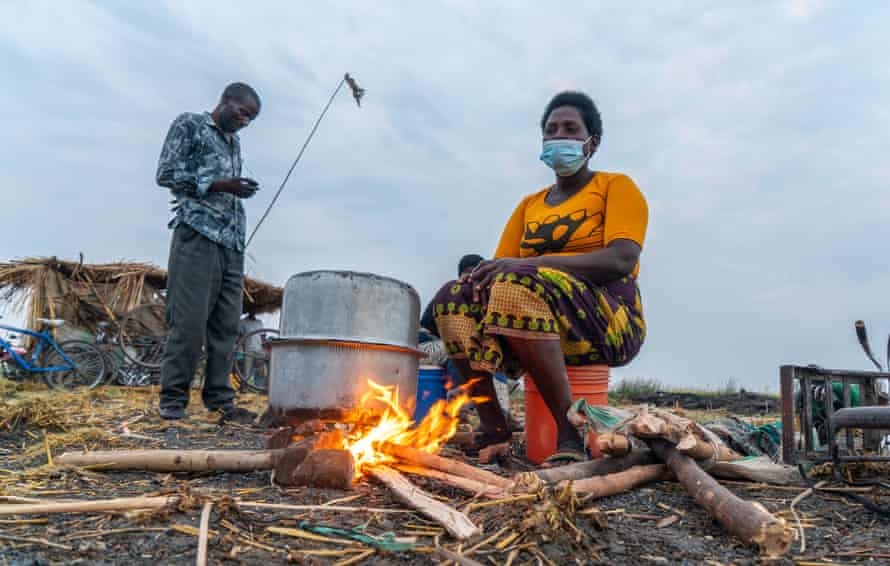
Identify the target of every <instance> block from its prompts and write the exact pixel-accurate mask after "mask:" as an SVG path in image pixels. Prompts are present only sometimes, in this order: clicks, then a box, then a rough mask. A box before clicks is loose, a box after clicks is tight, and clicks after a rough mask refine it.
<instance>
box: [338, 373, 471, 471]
mask: <svg viewBox="0 0 890 566" xmlns="http://www.w3.org/2000/svg"><path fill="white" fill-rule="evenodd" d="M368 385H369V386H370V388H371V390H370V391H369V392H368V393H366V394H365V395H364V396H363V397H362V400H361V406H360V408H359V411H360V412H361V411H363V410H364V409H366V408H367V406H368V404H369V403H372V402H375V401H376V402H379V403H382V404H383V405H384V410H383V414H382V416H381V417H380V421H379V422H378V423H377V424H376V425H375V426H373V427H371V428H367V427H365V428H357V429H356V430H353V431H350V432H348V433H346V434H345V436H344V439H343V448H344V449H346V450H349V451H350V452H351V453H352V457H353V458H354V459H355V470H356V476H357V477H358V476H361V475H362V474H363V470H364V469H366V468H368V467H373V466H375V465H380V464H385V463H388V462H391V461H393V460H394V458H392V457H391V456H389V455H388V454H387V453H386V452H383V451H382V450H380V449H379V447H380V445H381V444H383V443H389V444H398V445H402V446H411V447H412V448H416V449H418V450H423V451H424V452H429V453H431V454H432V453H436V452H438V451H439V448H441V447H442V445H443V444H445V442H447V441H448V439H449V438H451V437H452V436H454V433H455V432H457V425H458V422H459V418H458V416H459V414H460V410H461V407H463V406H464V405H465V404H467V403H468V402H470V400H471V399H470V397H469V396H468V395H467V393H466V389H463V388H462V389H461V394H460V395H458V396H457V397H455V398H453V399H452V400H450V401H445V400H439V401H436V402H435V403H434V404H433V406H432V407H430V410H429V412H428V413H427V415H426V417H424V419H423V420H422V421H421V422H420V423H419V424H418V425H417V426H416V427H415V426H414V419H412V418H411V416H409V414H408V413H407V412H406V410H405V408H404V406H403V405H402V404H401V403H400V402H399V389H398V387H397V386H386V385H380V384H378V383H376V382H374V381H373V380H371V379H369V380H368Z"/></svg>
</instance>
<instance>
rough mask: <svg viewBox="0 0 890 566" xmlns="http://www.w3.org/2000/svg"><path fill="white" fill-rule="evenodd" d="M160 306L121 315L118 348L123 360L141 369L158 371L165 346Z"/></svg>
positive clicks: (163, 319)
mask: <svg viewBox="0 0 890 566" xmlns="http://www.w3.org/2000/svg"><path fill="white" fill-rule="evenodd" d="M165 311H166V307H165V306H164V305H163V304H160V303H158V304H152V305H142V306H138V307H136V308H135V309H133V310H131V311H130V312H128V313H127V314H126V315H124V319H123V321H121V328H120V347H121V350H122V351H123V353H124V356H126V358H127V359H128V360H129V361H130V362H132V363H134V364H136V365H138V366H141V367H144V368H148V369H160V368H161V361H162V359H163V356H164V348H165V347H166V345H167V316H166V312H165Z"/></svg>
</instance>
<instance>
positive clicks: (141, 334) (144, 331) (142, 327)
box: [117, 303, 278, 393]
mask: <svg viewBox="0 0 890 566" xmlns="http://www.w3.org/2000/svg"><path fill="white" fill-rule="evenodd" d="M277 334H278V331H277V330H275V329H273V328H261V329H259V330H255V331H253V332H250V333H248V334H246V335H244V336H242V337H241V338H240V340H239V341H238V343H237V345H236V349H235V355H234V360H233V363H232V365H233V367H232V372H231V382H232V387H233V388H234V389H235V391H236V392H239V393H241V392H245V391H250V392H254V393H265V392H267V391H268V389H269V385H268V374H269V369H268V368H269V348H268V345H267V344H268V336H270V335H277ZM117 343H118V345H119V347H120V349H121V351H122V352H123V356H124V357H125V358H126V359H127V360H129V361H130V362H131V364H132V365H133V366H136V367H138V368H142V369H143V370H146V371H147V372H148V375H149V376H150V378H149V380H148V381H147V382H140V383H136V384H135V385H147V384H149V383H157V376H158V373H159V372H160V369H161V363H162V360H163V355H164V348H165V347H166V345H167V321H166V315H165V306H164V304H163V303H153V304H147V305H141V306H138V307H136V308H135V309H133V310H131V311H130V312H128V313H127V314H126V315H124V318H123V320H122V321H121V324H120V330H119V332H118V335H117ZM205 363H206V356H205V355H204V354H203V353H202V355H201V359H200V360H199V361H198V369H197V371H196V374H195V378H194V379H193V380H192V383H191V387H192V388H193V389H201V388H202V387H203V384H204V364H205ZM130 371H132V372H136V371H138V370H136V369H132V370H130Z"/></svg>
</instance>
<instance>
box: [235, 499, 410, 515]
mask: <svg viewBox="0 0 890 566" xmlns="http://www.w3.org/2000/svg"><path fill="white" fill-rule="evenodd" d="M235 504H236V505H237V506H238V507H239V508H242V507H243V508H244V509H274V510H277V511H328V512H331V511H336V512H338V513H413V512H414V511H412V510H410V509H387V508H386V507H346V506H344V505H327V504H322V505H288V504H286V503H266V502H265V501H236V502H235Z"/></svg>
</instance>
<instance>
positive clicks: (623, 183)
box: [434, 92, 649, 465]
mask: <svg viewBox="0 0 890 566" xmlns="http://www.w3.org/2000/svg"><path fill="white" fill-rule="evenodd" d="M541 130H542V133H543V150H542V152H541V161H543V162H544V163H546V164H547V165H548V166H549V167H550V168H551V169H553V172H554V173H555V183H554V184H553V185H551V186H549V187H547V188H545V189H543V190H541V191H538V192H536V193H533V194H531V195H528V196H527V197H525V198H524V199H523V200H522V201H521V202H520V203H519V206H518V207H516V210H515V211H514V212H513V215H512V216H511V217H510V220H509V221H508V222H507V225H506V227H505V228H504V231H503V235H502V236H501V241H500V244H499V245H498V248H497V251H496V253H495V259H493V260H489V261H484V262H482V263H480V264H479V265H478V266H477V267H476V268H475V269H474V270H473V272H472V273H471V274H470V275H465V276H462V277H461V278H460V279H458V280H456V281H451V282H449V283H447V284H445V286H443V287H442V289H441V290H440V291H439V292H438V294H437V295H436V297H435V299H434V304H435V307H434V311H435V317H436V323H437V326H438V328H439V332H440V335H441V336H442V338H443V340H444V341H445V344H446V347H447V348H448V355H449V356H450V358H451V359H452V360H453V361H454V363H455V365H456V366H457V368H458V370H459V371H460V372H461V374H462V375H463V376H464V378H465V379H466V380H467V381H470V380H473V383H474V385H473V387H472V391H471V393H472V395H473V396H478V397H483V398H488V399H490V401H489V402H486V403H477V404H476V407H477V410H478V411H479V417H480V420H481V423H482V429H483V433H484V434H483V437H482V440H481V441H480V443H479V444H478V446H477V448H482V447H484V446H486V445H490V444H494V443H498V442H503V441H505V440H508V439H509V438H510V432H509V430H508V427H507V423H506V421H505V419H504V414H503V413H502V412H501V411H500V410H498V406H497V401H496V400H495V390H494V386H493V383H492V374H494V373H498V372H504V373H506V374H507V375H510V376H518V375H521V374H522V373H523V372H527V374H526V379H533V380H534V383H535V386H536V387H537V389H538V391H540V393H541V396H542V398H543V399H544V402H545V403H546V404H547V407H548V408H549V409H550V412H551V413H552V415H553V418H554V420H555V421H556V425H557V431H558V432H557V452H556V453H555V454H554V455H552V456H551V457H550V458H548V460H547V462H546V463H545V464H547V465H559V464H562V463H567V462H572V461H580V460H583V459H586V454H585V452H584V444H583V441H582V439H581V436H580V434H579V433H578V431H577V430H576V429H575V427H574V426H572V424H571V423H570V422H569V421H568V419H567V418H566V412H567V411H568V409H569V407H570V406H571V404H572V392H571V389H570V387H569V382H568V376H567V374H566V365H591V364H608V365H609V366H621V365H624V364H626V363H628V362H629V361H631V360H632V359H633V358H634V356H636V355H637V352H639V350H640V346H641V345H642V343H643V339H644V337H645V334H646V325H645V323H644V322H643V309H642V305H641V303H640V293H639V290H638V288H637V275H638V272H639V264H638V260H639V257H640V251H641V250H642V246H643V240H644V237H645V235H646V225H647V223H648V217H649V213H648V207H647V205H646V200H645V198H644V197H643V195H642V194H641V193H640V191H639V189H638V188H637V186H636V185H635V184H634V182H633V181H632V180H631V179H630V178H629V177H628V176H626V175H623V174H621V173H607V172H605V171H593V170H591V169H590V168H589V167H588V166H587V164H588V161H589V160H590V159H591V157H593V154H594V153H595V152H596V150H597V148H598V147H599V144H600V140H601V138H602V132H603V129H602V122H601V119H600V114H599V111H598V110H597V108H596V105H595V104H594V103H593V101H592V100H591V99H590V97H588V96H587V95H585V94H583V93H579V92H563V93H561V94H558V95H557V96H555V97H554V98H553V100H551V101H550V103H549V104H548V105H547V108H546V110H545V111H544V115H543V117H542V118H541Z"/></svg>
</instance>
